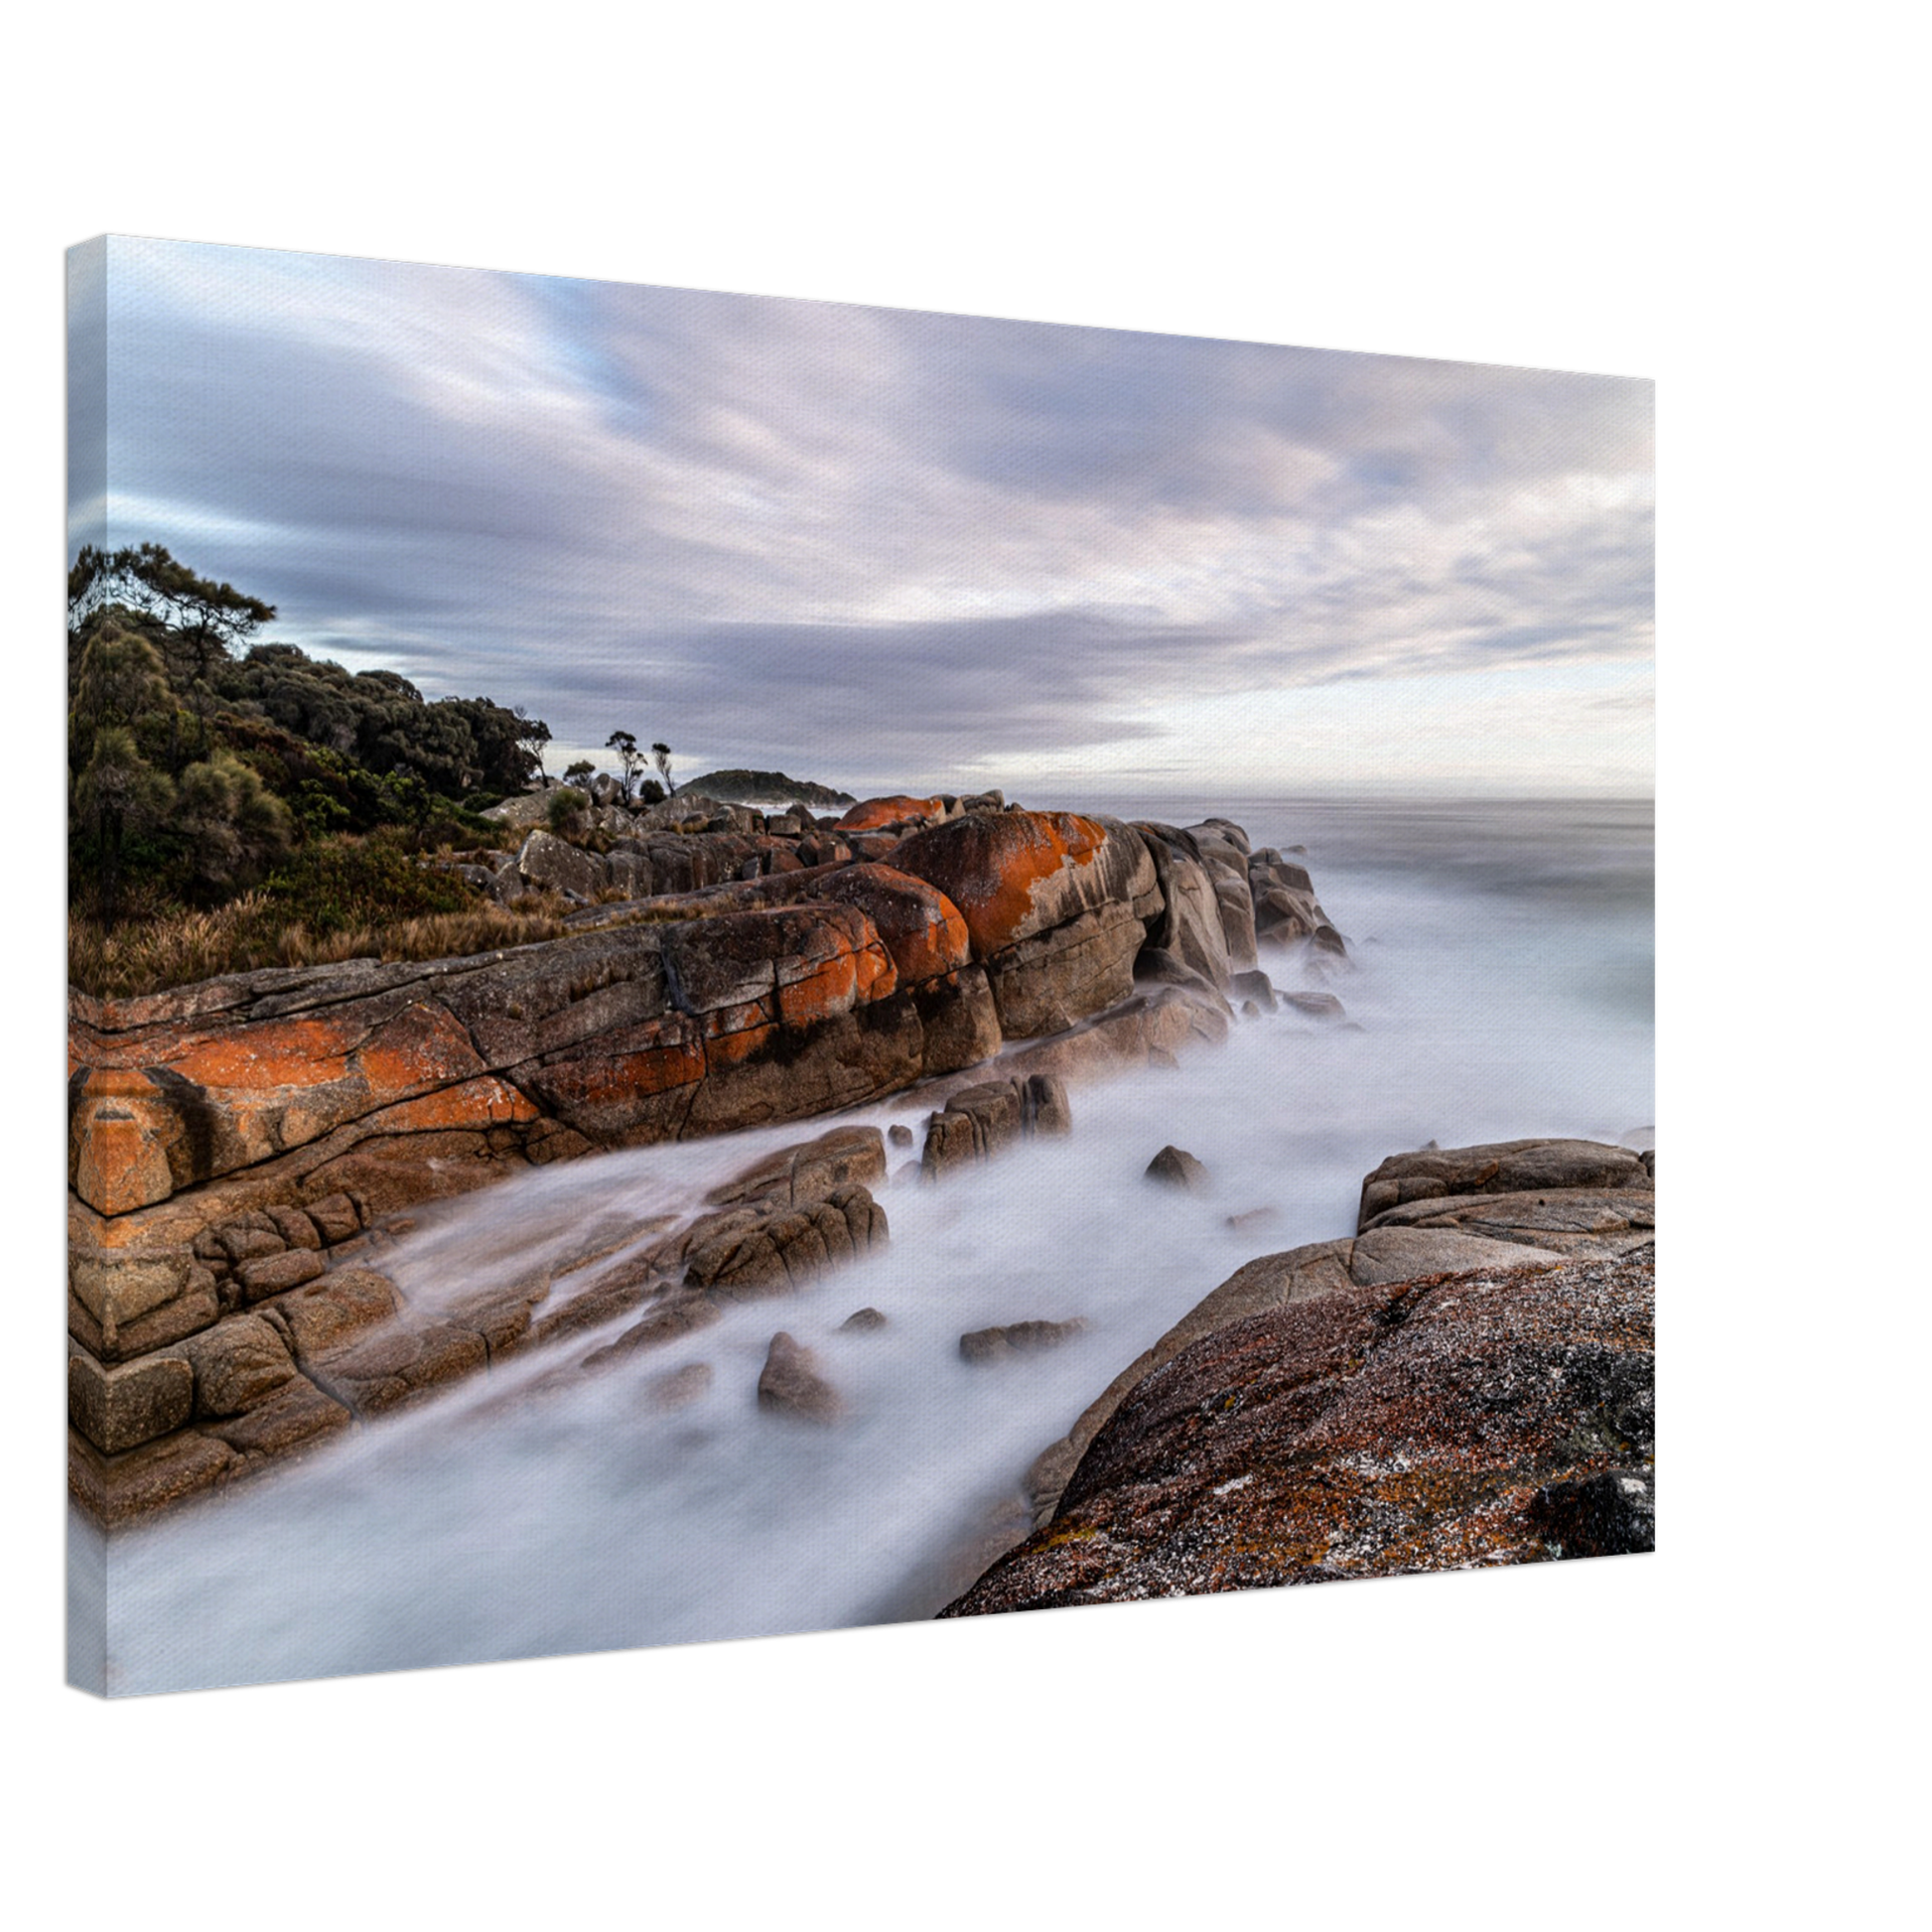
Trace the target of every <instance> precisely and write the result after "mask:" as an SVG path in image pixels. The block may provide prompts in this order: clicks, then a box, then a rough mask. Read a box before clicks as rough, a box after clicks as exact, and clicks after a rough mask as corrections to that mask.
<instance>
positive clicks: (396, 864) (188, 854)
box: [68, 544, 554, 993]
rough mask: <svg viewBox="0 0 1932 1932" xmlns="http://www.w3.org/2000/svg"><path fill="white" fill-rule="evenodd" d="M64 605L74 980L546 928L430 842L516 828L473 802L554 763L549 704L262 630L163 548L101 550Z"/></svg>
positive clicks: (164, 977) (267, 618) (266, 616)
mask: <svg viewBox="0 0 1932 1932" xmlns="http://www.w3.org/2000/svg"><path fill="white" fill-rule="evenodd" d="M68 612H69V618H68V693H69V720H68V769H69V821H68V822H69V834H68V860H69V865H68V880H69V971H70V977H71V978H72V980H73V983H74V984H75V985H77V986H80V987H82V988H83V989H85V990H88V991H92V992H97V993H128V992H135V991H141V990H146V989H148V988H151V987H154V986H161V985H170V984H179V983H182V982H183V981H185V980H192V979H195V978H200V977H205V976H206V975H207V974H208V973H210V972H221V971H228V970H234V969H236V968H239V967H242V966H249V965H267V964H277V963H280V964H296V963H303V962H306V961H308V960H310V959H314V958H319V957H327V956H335V957H347V956H350V955H351V954H352V953H356V952H378V953H379V952H384V951H385V950H388V949H393V948H394V947H398V946H400V947H402V948H403V949H404V950H403V951H401V952H400V953H399V954H396V955H395V956H401V957H427V956H432V955H429V954H425V953H423V952H421V951H419V950H415V948H420V947H422V946H428V945H432V944H436V943H439V942H440V941H442V940H446V939H448V940H455V939H457V938H461V937H464V936H466V935H467V936H469V937H475V936H477V932H481V930H482V928H483V927H484V926H487V927H489V928H490V930H491V931H494V932H500V933H507V932H509V931H512V930H515V931H519V932H522V933H523V936H525V937H529V936H537V935H536V934H535V933H534V932H533V931H525V930H524V927H525V926H527V925H529V924H530V919H529V918H524V920H523V923H522V924H521V925H519V924H518V918H519V915H518V914H511V913H504V912H502V911H501V908H498V907H495V906H493V905H489V904H487V903H486V902H485V901H483V899H482V898H481V897H480V896H479V895H478V894H477V893H476V892H475V891H474V890H473V889H472V888H471V887H469V886H468V885H466V884H465V883H464V882H463V881H462V880H461V879H460V878H459V877H457V876H456V875H455V874H453V873H452V872H450V871H448V870H446V869H443V868H439V867H436V866H434V865H432V864H430V863H429V858H430V855H433V854H436V853H439V852H443V853H447V852H450V851H452V850H465V849H468V850H475V849H477V848H479V847H485V848H487V847H494V848H499V849H500V848H501V847H503V846H504V845H505V844H507V843H508V840H509V837H510V836H512V835H506V834H505V833H504V832H503V830H502V828H500V827H499V826H498V825H496V824H495V823H494V822H493V821H492V820H489V819H485V818H482V817H480V816H479V815H478V814H479V812H480V810H481V809H482V808H483V807H484V806H486V805H489V804H493V803H495V802H496V801H497V800H498V799H499V798H501V797H503V796H505V795H507V794H509V793H512V792H518V791H521V790H523V789H524V788H525V787H526V786H527V785H528V784H529V782H530V780H531V778H532V777H533V776H535V775H538V774H540V773H541V771H542V762H541V760H542V748H543V746H544V745H545V744H547V743H548V742H549V739H550V729H549V727H548V726H547V725H545V724H544V723H543V722H542V720H540V719H532V718H529V717H527V716H526V715H525V714H524V713H523V712H522V711H521V710H520V709H516V710H510V709H506V708H505V707H503V706H501V705H499V704H496V703H494V702H493V701H492V700H490V699H488V698H482V697H478V698H442V699H438V700H437V701H435V702H434V703H431V702H427V701H426V700H425V699H424V697H423V695H422V693H421V692H420V691H418V690H417V689H416V687H415V686H414V685H413V684H411V683H410V682H409V681H408V679H406V678H403V677H400V676H398V675H397V674H396V673H395V672H393V671H359V672H350V671H347V670H345V669H344V667H343V666H342V665H340V664H336V663H331V662H327V661H324V660H319V659H316V658H312V657H310V656H309V655H308V653H307V652H306V651H303V650H300V649H298V648H296V647H295V646H294V645H292V644H272V643H260V642H257V641H255V638H256V633H257V632H258V631H259V630H260V629H261V628H262V627H263V626H264V625H266V624H269V623H271V622H273V621H274V618H275V611H274V608H273V607H272V606H271V605H267V604H264V603H262V602H261V601H260V600H259V599H257V598H252V597H249V596H247V595H246V594H244V593H242V592H240V591H237V590H235V589H234V588H233V586H231V585H228V584H217V583H213V582H211V581H209V580H208V579H206V578H202V577H198V576H197V575H196V574H195V573H194V572H193V571H191V570H190V569H188V567H187V566H186V565H183V564H180V563H178V562H177V561H176V560H175V559H174V558H173V557H171V556H170V555H169V554H168V552H167V551H166V550H164V549H163V548H161V547H160V546H159V545H158V544H141V545H138V546H133V547H130V548H126V549H122V550H117V551H112V552H106V551H97V550H94V549H92V548H91V547H90V548H87V549H83V550H82V551H81V553H80V555H79V558H78V559H77V560H76V562H75V564H74V567H73V569H72V570H71V571H70V572H69V579H68ZM553 914H554V908H549V909H547V910H545V911H542V912H538V913H535V914H534V915H532V916H533V917H534V921H535V924H537V925H542V924H543V923H544V921H545V919H546V918H549V917H552V916H553ZM439 922H440V923H439ZM505 922H507V923H505ZM473 926H474V927H476V928H477V932H471V931H470V930H469V928H470V927H473ZM459 927H462V928H464V930H463V932H461V933H460V932H459V930H458V928H459ZM404 928H408V931H407V932H406V933H405V932H404V930H403V929H404ZM485 943H486V944H502V943H514V941H513V940H511V939H509V938H507V937H498V938H493V939H488V940H486V941H485ZM344 948H347V951H345V950H343V949H344ZM445 949H446V950H447V949H448V948H447V947H445Z"/></svg>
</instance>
